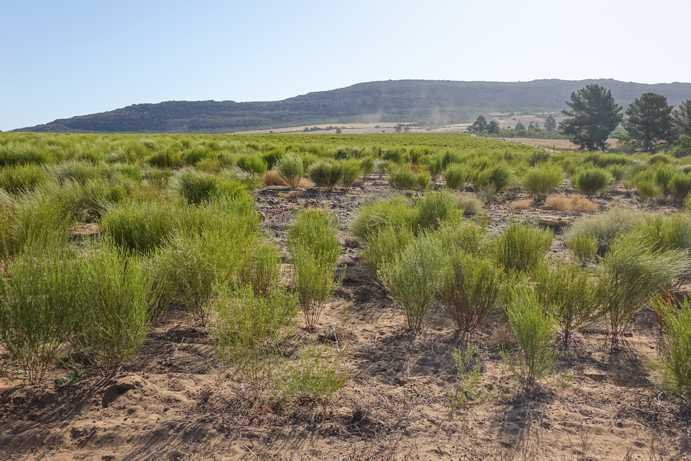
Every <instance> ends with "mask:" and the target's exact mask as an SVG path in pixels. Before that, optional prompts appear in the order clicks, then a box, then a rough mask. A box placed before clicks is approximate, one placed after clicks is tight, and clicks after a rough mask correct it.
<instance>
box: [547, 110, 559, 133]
mask: <svg viewBox="0 0 691 461" xmlns="http://www.w3.org/2000/svg"><path fill="white" fill-rule="evenodd" d="M545 131H546V132H547V133H554V132H555V131H557V121H556V120H555V119H554V116H553V115H552V114H549V115H548V116H547V118H546V119H545Z"/></svg>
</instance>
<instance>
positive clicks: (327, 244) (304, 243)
mask: <svg viewBox="0 0 691 461" xmlns="http://www.w3.org/2000/svg"><path fill="white" fill-rule="evenodd" d="M288 248H289V249H290V254H291V256H292V257H293V265H294V267H295V281H294V283H295V289H296V290H297V293H298V297H299V299H300V307H301V308H302V313H303V315H304V317H305V324H306V325H307V328H308V329H314V327H315V326H316V325H317V323H318V322H319V317H320V316H321V312H322V309H323V308H324V302H325V301H326V300H327V299H328V297H329V295H330V294H331V291H332V289H333V286H334V277H335V272H336V261H337V260H338V256H339V254H340V245H339V244H338V240H337V239H336V228H335V223H334V220H333V217H332V216H331V215H329V214H328V213H327V212H326V211H323V210H316V209H311V210H303V211H302V212H300V213H299V214H298V216H297V218H296V220H295V223H294V224H293V226H292V227H291V228H290V230H289V232H288Z"/></svg>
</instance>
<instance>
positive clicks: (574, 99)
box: [468, 84, 691, 152]
mask: <svg viewBox="0 0 691 461" xmlns="http://www.w3.org/2000/svg"><path fill="white" fill-rule="evenodd" d="M566 105H567V109H565V110H564V111H562V114H563V115H564V119H563V120H562V121H561V123H559V124H558V126H557V123H556V120H555V119H554V117H553V116H552V115H549V116H548V117H547V119H546V120H545V123H544V126H543V127H539V125H537V124H536V123H534V122H531V124H530V125H529V126H528V127H527V128H526V127H525V126H524V125H523V124H522V123H521V122H518V123H517V124H516V126H515V127H514V128H508V129H507V128H501V127H500V126H499V124H498V123H497V122H496V121H495V120H491V121H489V122H488V121H487V119H486V118H485V117H484V116H482V115H480V116H478V118H477V119H476V120H475V122H474V123H473V124H472V125H471V126H470V127H469V128H468V131H469V132H471V133H475V134H479V135H489V136H509V137H511V136H519V137H520V136H528V137H546V136H550V137H556V136H558V135H562V136H564V137H567V138H568V139H569V140H571V141H572V142H573V143H574V144H576V145H578V146H579V147H580V148H581V149H582V150H606V149H607V140H608V139H609V137H610V136H611V135H612V133H613V132H614V131H615V130H616V129H617V128H618V127H620V126H621V127H622V128H623V133H621V134H620V135H619V136H618V137H619V139H620V140H621V141H622V143H623V144H624V146H626V147H627V148H630V149H632V150H642V151H645V152H654V151H656V150H658V149H660V148H669V147H671V146H674V145H676V146H677V147H678V148H681V149H683V150H691V99H688V100H686V101H684V102H682V103H681V104H679V105H678V106H677V107H672V106H670V105H669V104H668V103H667V98H666V97H664V96H662V95H659V94H656V93H643V94H642V95H641V96H640V97H638V98H637V99H636V100H635V101H634V102H633V103H631V105H629V107H628V108H627V109H626V110H625V111H624V110H623V108H622V107H621V106H620V105H619V104H617V103H616V101H615V100H614V97H613V96H612V93H611V92H610V90H608V89H607V88H605V87H603V86H601V85H595V84H594V85H587V86H585V87H584V88H581V89H579V90H577V91H574V92H573V93H572V94H571V97H570V99H569V100H568V101H566Z"/></svg>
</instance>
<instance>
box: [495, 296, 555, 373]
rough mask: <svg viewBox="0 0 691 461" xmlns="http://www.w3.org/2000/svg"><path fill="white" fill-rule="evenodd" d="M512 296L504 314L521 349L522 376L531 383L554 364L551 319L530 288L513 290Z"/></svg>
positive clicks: (547, 371)
mask: <svg viewBox="0 0 691 461" xmlns="http://www.w3.org/2000/svg"><path fill="white" fill-rule="evenodd" d="M512 298H513V299H512V300H511V303H510V304H509V307H508V309H507V311H506V314H507V318H508V321H509V325H510V327H511V331H513V334H514V336H515V337H516V340H517V341H518V345H519V347H520V349H521V360H520V365H521V377H522V379H523V382H524V383H525V385H526V386H531V385H533V384H534V383H535V381H536V380H537V379H539V378H541V377H543V376H544V375H546V374H547V373H549V372H550V371H551V370H552V367H553V365H554V350H553V349H552V341H553V336H554V320H553V319H552V318H551V317H550V315H549V314H548V313H546V312H545V311H544V310H543V309H542V306H540V302H539V301H538V300H537V298H536V297H535V294H534V293H532V292H531V291H529V290H525V289H524V290H516V292H515V293H514V294H513V296H512Z"/></svg>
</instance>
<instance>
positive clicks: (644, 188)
mask: <svg viewBox="0 0 691 461" xmlns="http://www.w3.org/2000/svg"><path fill="white" fill-rule="evenodd" d="M634 186H635V188H636V192H637V193H638V195H639V196H640V197H641V198H642V199H644V200H651V199H654V198H656V197H659V196H660V195H661V194H662V190H661V189H660V188H659V187H658V186H657V185H656V184H655V182H653V181H652V180H649V179H645V178H642V179H638V180H636V181H635V182H634Z"/></svg>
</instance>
